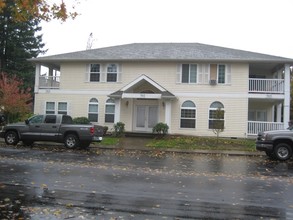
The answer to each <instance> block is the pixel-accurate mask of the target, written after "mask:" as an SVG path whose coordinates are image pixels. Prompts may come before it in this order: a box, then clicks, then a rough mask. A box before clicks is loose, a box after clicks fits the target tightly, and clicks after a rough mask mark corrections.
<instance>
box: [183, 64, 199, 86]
mask: <svg viewBox="0 0 293 220" xmlns="http://www.w3.org/2000/svg"><path fill="white" fill-rule="evenodd" d="M181 70H182V72H181V82H182V83H196V82H197V65H196V64H182V69H181Z"/></svg>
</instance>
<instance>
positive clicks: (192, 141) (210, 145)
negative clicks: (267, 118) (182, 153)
mask: <svg viewBox="0 0 293 220" xmlns="http://www.w3.org/2000/svg"><path fill="white" fill-rule="evenodd" d="M147 146H148V147H152V148H156V149H162V148H165V149H166V148H173V149H187V150H239V151H255V140H253V139H231V138H219V139H218V143H217V138H215V137H190V136H166V137H164V138H162V139H153V140H152V141H150V142H149V143H148V144H147Z"/></svg>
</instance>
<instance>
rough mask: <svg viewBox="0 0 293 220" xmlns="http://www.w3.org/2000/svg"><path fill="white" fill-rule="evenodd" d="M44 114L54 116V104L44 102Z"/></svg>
mask: <svg viewBox="0 0 293 220" xmlns="http://www.w3.org/2000/svg"><path fill="white" fill-rule="evenodd" d="M46 114H55V102H46Z"/></svg>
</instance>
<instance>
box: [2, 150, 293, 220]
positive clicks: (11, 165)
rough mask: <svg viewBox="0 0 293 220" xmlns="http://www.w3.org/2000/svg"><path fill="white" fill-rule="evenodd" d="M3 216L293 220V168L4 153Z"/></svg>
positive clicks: (140, 155)
mask: <svg viewBox="0 0 293 220" xmlns="http://www.w3.org/2000/svg"><path fill="white" fill-rule="evenodd" d="M0 154H1V156H0V158H1V162H0V207H1V214H0V217H2V218H3V216H4V217H7V216H8V217H11V216H12V217H17V216H22V217H24V218H27V219H40V218H46V219H66V218H70V219H115V218H117V219H293V196H292V195H293V178H292V177H293V162H292V160H291V161H287V162H277V161H271V160H268V159H267V158H266V157H259V156H257V157H256V156H255V157H245V156H221V155H200V154H175V153H164V152H160V151H150V152H140V151H125V150H108V151H100V150H97V149H91V150H90V151H89V152H82V151H66V152H53V151H42V150H30V149H25V148H23V149H12V148H0Z"/></svg>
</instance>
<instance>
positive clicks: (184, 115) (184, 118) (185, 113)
mask: <svg viewBox="0 0 293 220" xmlns="http://www.w3.org/2000/svg"><path fill="white" fill-rule="evenodd" d="M195 122H196V106H195V104H194V103H193V102H192V101H185V102H184V103H183V104H182V106H181V119H180V128H195Z"/></svg>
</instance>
